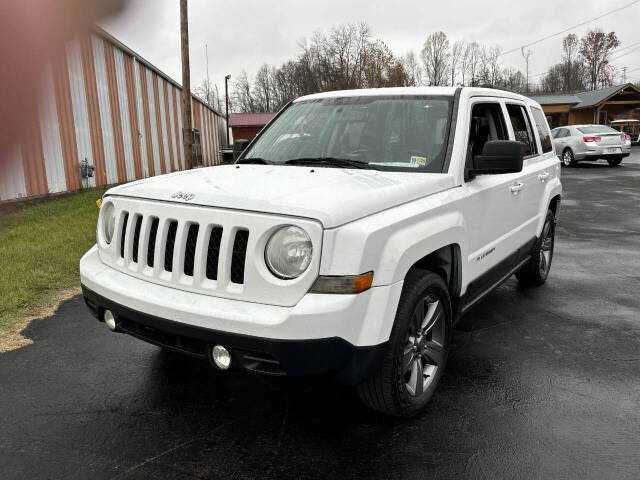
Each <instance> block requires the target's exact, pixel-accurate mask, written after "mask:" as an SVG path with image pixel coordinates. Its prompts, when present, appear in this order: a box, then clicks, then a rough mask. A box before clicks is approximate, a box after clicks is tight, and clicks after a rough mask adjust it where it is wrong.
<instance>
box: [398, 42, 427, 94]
mask: <svg viewBox="0 0 640 480" xmlns="http://www.w3.org/2000/svg"><path fill="white" fill-rule="evenodd" d="M402 66H403V67H404V71H405V74H406V75H407V84H408V85H410V86H419V85H422V83H423V78H422V77H423V74H422V68H420V63H419V62H418V57H417V55H416V52H414V51H413V50H409V51H408V52H407V53H406V54H405V56H404V57H403V58H402Z"/></svg>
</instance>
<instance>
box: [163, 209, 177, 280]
mask: <svg viewBox="0 0 640 480" xmlns="http://www.w3.org/2000/svg"><path fill="white" fill-rule="evenodd" d="M177 231H178V222H176V221H175V220H174V221H173V222H171V223H170V224H169V230H168V231H167V246H166V248H165V249H164V269H165V270H166V271H167V272H171V271H173V247H175V243H176V232H177Z"/></svg>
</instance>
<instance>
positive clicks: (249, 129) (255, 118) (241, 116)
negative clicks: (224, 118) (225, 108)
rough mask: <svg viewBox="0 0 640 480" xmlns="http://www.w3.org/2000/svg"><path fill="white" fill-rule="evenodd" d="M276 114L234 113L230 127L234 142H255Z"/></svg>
mask: <svg viewBox="0 0 640 480" xmlns="http://www.w3.org/2000/svg"><path fill="white" fill-rule="evenodd" d="M275 115H276V114H275V113H232V114H231V115H230V117H229V126H230V127H231V131H232V133H233V139H234V140H253V139H254V137H255V136H256V135H257V134H258V132H260V130H262V128H263V127H264V126H265V125H266V124H267V123H269V121H270V120H271V119H272V118H273V117H275Z"/></svg>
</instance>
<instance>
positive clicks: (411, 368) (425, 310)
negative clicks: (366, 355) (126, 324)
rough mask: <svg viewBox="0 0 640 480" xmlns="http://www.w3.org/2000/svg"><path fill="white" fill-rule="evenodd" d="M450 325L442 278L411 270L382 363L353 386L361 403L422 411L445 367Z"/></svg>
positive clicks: (397, 411)
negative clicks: (368, 376)
mask: <svg viewBox="0 0 640 480" xmlns="http://www.w3.org/2000/svg"><path fill="white" fill-rule="evenodd" d="M451 323H452V312H451V300H450V298H449V291H448V290H447V285H446V284H445V282H444V280H443V279H442V277H441V276H440V275H437V274H435V273H432V272H429V271H424V270H423V271H419V270H415V271H410V272H409V274H408V275H407V278H406V279H405V282H404V285H403V287H402V295H401V297H400V302H399V304H398V310H397V312H396V318H395V321H394V324H393V328H392V330H391V335H390V338H389V341H388V342H387V345H386V347H385V348H386V350H385V352H384V355H383V358H382V360H381V362H380V366H379V367H378V370H377V371H376V372H375V374H373V375H372V376H371V377H370V378H369V379H367V380H365V381H364V382H362V383H361V384H360V385H358V387H357V390H358V394H359V396H360V398H361V399H362V401H363V402H364V403H365V404H366V405H367V406H369V407H370V408H372V409H374V410H377V411H379V412H382V413H385V414H388V415H393V416H396V417H411V416H413V415H416V414H418V413H419V412H420V411H422V410H423V409H424V407H425V406H426V405H427V403H429V400H430V399H431V396H432V395H433V392H434V391H435V390H436V388H437V386H438V383H439V382H440V379H441V377H442V372H443V371H444V369H445V366H446V362H447V356H448V353H449V345H450V338H451ZM421 377H422V378H421Z"/></svg>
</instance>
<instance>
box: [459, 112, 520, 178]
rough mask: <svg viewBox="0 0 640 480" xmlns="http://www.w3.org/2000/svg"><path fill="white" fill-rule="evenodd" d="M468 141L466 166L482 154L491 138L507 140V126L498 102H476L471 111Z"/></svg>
mask: <svg viewBox="0 0 640 480" xmlns="http://www.w3.org/2000/svg"><path fill="white" fill-rule="evenodd" d="M470 125H471V126H470V131H469V143H468V145H467V158H466V164H467V167H470V166H471V164H472V160H473V157H474V156H476V155H482V149H483V148H484V145H485V144H486V143H487V142H489V141H492V140H509V134H508V133H507V127H506V124H505V121H504V116H503V115H502V108H501V107H500V104H499V103H476V104H475V105H474V106H473V109H472V111H471V124H470Z"/></svg>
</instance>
